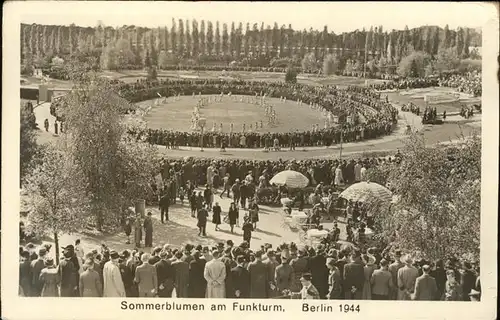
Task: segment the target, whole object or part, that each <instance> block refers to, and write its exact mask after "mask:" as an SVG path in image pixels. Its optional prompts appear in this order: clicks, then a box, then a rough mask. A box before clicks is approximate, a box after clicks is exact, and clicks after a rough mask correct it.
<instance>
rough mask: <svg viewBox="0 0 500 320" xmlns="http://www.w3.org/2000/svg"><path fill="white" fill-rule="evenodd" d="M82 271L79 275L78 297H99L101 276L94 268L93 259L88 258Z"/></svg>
mask: <svg viewBox="0 0 500 320" xmlns="http://www.w3.org/2000/svg"><path fill="white" fill-rule="evenodd" d="M83 269H84V271H83V272H82V274H81V275H80V288H79V289H80V297H101V296H102V289H103V288H102V283H101V277H99V274H98V273H97V271H95V270H94V261H92V260H90V259H88V260H86V261H85V263H84V265H83Z"/></svg>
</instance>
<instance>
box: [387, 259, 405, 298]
mask: <svg viewBox="0 0 500 320" xmlns="http://www.w3.org/2000/svg"><path fill="white" fill-rule="evenodd" d="M404 265H405V264H404V263H403V262H401V251H400V250H396V251H395V252H394V262H393V263H391V264H390V265H389V272H390V273H391V275H392V284H393V285H394V286H393V289H392V291H391V294H390V300H397V298H398V271H399V269H401V268H402V267H404Z"/></svg>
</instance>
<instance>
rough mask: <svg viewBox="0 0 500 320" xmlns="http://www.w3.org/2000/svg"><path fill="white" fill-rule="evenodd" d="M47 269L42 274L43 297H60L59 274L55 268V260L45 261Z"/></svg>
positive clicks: (40, 280) (48, 259)
mask: <svg viewBox="0 0 500 320" xmlns="http://www.w3.org/2000/svg"><path fill="white" fill-rule="evenodd" d="M44 265H45V268H43V269H42V270H41V272H40V276H39V282H40V284H41V287H42V291H41V293H40V295H41V296H42V297H59V288H58V285H59V282H60V281H59V280H60V279H59V274H58V273H57V269H56V267H55V266H54V259H52V258H47V259H46V260H45V261H44Z"/></svg>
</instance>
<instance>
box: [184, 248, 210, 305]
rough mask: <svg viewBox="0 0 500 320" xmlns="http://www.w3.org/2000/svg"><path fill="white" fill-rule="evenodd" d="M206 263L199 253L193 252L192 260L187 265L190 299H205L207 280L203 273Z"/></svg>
mask: <svg viewBox="0 0 500 320" xmlns="http://www.w3.org/2000/svg"><path fill="white" fill-rule="evenodd" d="M206 263H207V261H206V260H205V259H203V258H202V254H201V252H200V251H195V252H194V254H193V260H192V261H191V262H190V264H189V288H188V292H189V297H190V298H205V294H206V291H207V280H206V279H205V276H204V274H203V272H204V271H205V264H206Z"/></svg>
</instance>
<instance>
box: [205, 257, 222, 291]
mask: <svg viewBox="0 0 500 320" xmlns="http://www.w3.org/2000/svg"><path fill="white" fill-rule="evenodd" d="M212 256H213V259H212V260H210V261H209V262H207V264H206V265H205V270H204V273H203V275H204V277H205V280H207V293H206V297H207V298H225V297H226V292H225V291H226V290H225V289H226V288H225V282H224V281H225V279H226V265H225V264H224V263H223V262H222V261H220V259H219V257H220V253H219V251H217V250H214V251H212Z"/></svg>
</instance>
